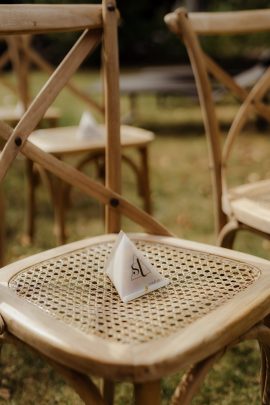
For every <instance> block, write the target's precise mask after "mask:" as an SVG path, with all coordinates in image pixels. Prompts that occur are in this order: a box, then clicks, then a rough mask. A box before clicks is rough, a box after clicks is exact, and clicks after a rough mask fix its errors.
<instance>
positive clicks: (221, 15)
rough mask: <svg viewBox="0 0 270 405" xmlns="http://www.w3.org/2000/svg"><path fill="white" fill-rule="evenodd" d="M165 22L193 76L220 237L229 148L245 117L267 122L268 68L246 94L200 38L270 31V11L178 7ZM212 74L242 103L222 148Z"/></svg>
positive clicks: (269, 78) (268, 111)
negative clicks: (199, 10) (181, 44)
mask: <svg viewBox="0 0 270 405" xmlns="http://www.w3.org/2000/svg"><path fill="white" fill-rule="evenodd" d="M165 21H166V23H167V25H168V26H169V28H170V30H171V31H173V32H174V33H175V34H176V35H177V36H178V37H179V38H180V39H181V40H182V41H183V42H184V44H185V46H186V48H187V51H188V55H189V59H190V62H191V65H192V69H193V73H194V76H195V80H196V85H197V90H198V94H199V99H200V105H201V108H202V114H203V120H204V125H205V130H206V136H207V140H208V146H209V151H210V153H209V156H210V168H211V169H212V181H213V187H214V204H215V219H216V228H217V229H216V230H217V233H218V232H219V231H220V230H221V229H222V227H223V226H224V225H225V223H226V218H225V214H224V213H223V211H222V196H223V198H225V199H226V195H227V193H226V190H227V182H226V166H227V163H228V158H229V156H230V153H231V150H232V145H233V143H234V141H235V139H236V137H237V135H238V134H239V133H240V131H241V130H242V128H243V127H244V125H245V123H246V122H247V120H248V119H249V117H250V115H251V112H254V111H255V112H256V113H257V114H259V115H260V116H262V117H264V118H265V119H266V120H268V121H270V107H269V106H267V105H266V104H265V103H264V102H263V97H264V95H265V94H266V92H267V91H268V89H269V86H270V70H269V69H266V71H265V73H264V74H263V75H262V76H261V77H260V79H259V80H258V81H257V83H256V84H255V85H254V86H253V88H252V89H251V90H250V91H248V90H247V89H246V88H243V87H241V86H240V85H239V84H238V83H237V81H236V80H235V79H234V78H233V77H232V76H231V75H230V74H228V73H227V72H226V71H225V70H224V69H223V68H222V67H221V66H220V65H219V64H218V63H216V62H215V61H214V60H213V59H212V58H211V57H210V56H209V55H207V54H206V52H205V51H204V50H203V48H202V46H201V43H200V40H199V37H200V36H205V35H229V34H230V35H232V34H233V35H238V34H251V33H257V32H262V31H270V10H269V9H267V10H249V11H234V12H206V13H204V12H202V13H189V14H188V13H187V12H186V10H184V9H178V10H176V11H175V12H173V13H170V14H168V15H167V16H166V17H165ZM210 76H213V77H214V78H215V79H217V80H218V81H219V82H221V83H222V84H223V85H224V86H225V87H226V88H227V89H228V90H230V92H231V93H232V94H233V95H234V96H235V97H236V98H237V99H238V100H239V101H240V102H241V103H242V104H241V106H240V108H239V109H238V111H237V113H236V115H235V117H234V119H233V122H232V124H231V126H230V129H229V132H228V135H227V137H226V141H225V143H224V146H223V148H221V131H220V127H219V123H218V118H217V114H216V109H215V101H214V97H213V94H214V93H213V91H212V88H211V81H210ZM224 196H225V197H224Z"/></svg>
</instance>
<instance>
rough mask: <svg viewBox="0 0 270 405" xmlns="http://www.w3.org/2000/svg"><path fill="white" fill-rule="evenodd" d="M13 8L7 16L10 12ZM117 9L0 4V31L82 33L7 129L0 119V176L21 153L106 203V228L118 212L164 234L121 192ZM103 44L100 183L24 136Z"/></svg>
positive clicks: (106, 3)
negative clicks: (103, 144)
mask: <svg viewBox="0 0 270 405" xmlns="http://www.w3.org/2000/svg"><path fill="white" fill-rule="evenodd" d="M11 12H12V19H10V18H7V16H9V17H10V13H11ZM117 21H118V12H117V9H116V5H115V2H114V1H113V0H103V3H102V5H78V4H76V5H16V7H14V6H10V5H0V35H4V36H9V35H22V34H23V35H25V34H27V35H33V34H40V33H46V32H65V31H80V30H81V31H83V33H82V34H81V36H80V37H79V39H78V40H77V41H76V43H75V45H74V46H73V47H72V49H71V50H70V51H69V53H68V54H67V55H66V56H65V58H64V59H63V61H62V62H61V63H60V64H59V66H58V67H57V68H56V69H55V71H54V72H53V74H52V75H51V77H50V78H49V80H48V81H47V82H46V84H45V85H44V86H43V88H42V89H41V90H40V92H39V93H38V94H37V96H36V97H35V98H34V99H33V101H32V102H31V103H30V105H29V107H28V108H27V110H26V111H25V113H24V115H23V116H22V118H21V119H20V121H19V122H18V124H17V125H16V126H15V128H14V129H13V128H11V127H10V126H8V125H7V124H6V123H4V122H2V121H1V122H0V136H1V137H2V138H3V139H5V140H6V144H5V146H4V149H3V151H2V153H1V157H0V180H3V178H4V177H5V175H6V173H7V171H8V169H9V167H10V166H11V164H12V163H13V161H14V159H15V158H16V156H17V155H18V153H22V154H24V155H25V156H26V157H27V158H29V159H30V160H33V161H35V162H36V163H38V164H39V165H41V166H42V167H43V168H44V169H46V170H48V171H49V172H51V173H52V174H54V175H55V176H57V177H59V178H61V179H62V180H63V181H66V182H67V183H69V184H71V185H72V186H74V187H78V188H79V189H80V190H81V191H83V192H84V193H86V194H88V195H89V196H91V197H94V198H96V199H98V200H99V201H100V202H101V203H103V204H104V205H105V206H106V228H107V231H108V232H118V231H119V230H120V226H121V223H120V217H121V214H124V215H126V216H127V217H129V218H130V219H131V220H133V221H134V222H136V223H138V224H140V225H141V226H142V227H143V228H144V229H145V230H147V231H148V232H151V233H158V234H164V235H168V234H169V232H168V231H167V230H166V228H164V227H163V226H162V225H161V224H159V223H158V222H157V221H155V220H154V219H153V218H152V217H151V216H149V215H148V214H146V213H145V212H144V211H142V210H140V209H138V208H136V207H134V206H133V205H132V204H130V203H129V202H128V201H127V200H126V199H124V198H123V197H122V196H121V195H120V192H121V172H120V158H121V147H120V111H119V67H118V43H117ZM100 42H101V44H102V61H103V70H102V71H103V75H104V110H105V127H106V135H107V138H106V181H105V186H104V185H102V184H100V183H98V182H96V181H94V180H92V179H90V178H89V177H88V176H86V175H85V174H83V173H82V172H80V171H78V170H77V169H75V168H74V167H72V166H70V165H68V164H67V163H64V162H62V161H60V160H58V159H57V158H56V157H55V156H52V155H50V154H47V153H45V152H43V151H42V150H40V149H39V148H37V147H36V146H34V145H33V144H31V142H30V141H28V139H27V138H28V136H29V135H30V133H31V132H32V131H33V130H34V129H35V127H36V126H37V125H38V123H39V122H40V120H41V119H42V117H43V116H44V114H45V112H46V110H47V109H48V107H49V106H50V104H51V103H52V102H53V101H54V99H55V98H56V97H57V95H58V94H59V92H60V91H61V90H62V88H63V87H64V86H65V85H66V84H67V83H68V81H69V80H70V78H71V76H72V75H73V74H74V73H75V72H76V70H77V69H78V68H79V66H80V64H81V63H82V62H83V60H84V59H85V58H86V57H87V56H88V55H89V54H90V53H91V52H92V51H93V50H94V49H95V48H96V47H97V45H98V44H99V43H100Z"/></svg>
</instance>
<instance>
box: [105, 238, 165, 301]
mask: <svg viewBox="0 0 270 405" xmlns="http://www.w3.org/2000/svg"><path fill="white" fill-rule="evenodd" d="M105 272H106V274H107V275H108V276H109V277H110V279H111V282H112V283H113V285H114V286H115V288H116V290H117V291H118V294H119V295H120V298H121V300H122V301H123V302H128V301H131V300H133V299H135V298H138V297H140V296H141V295H144V294H147V293H148V292H151V291H154V290H156V289H157V288H160V287H163V286H165V285H167V284H168V283H169V280H167V279H164V278H163V277H162V276H161V275H160V274H159V273H158V271H157V270H156V269H155V268H154V267H153V266H152V264H151V263H150V262H149V261H148V260H147V258H146V257H145V256H144V255H143V254H142V253H141V252H140V251H139V250H138V249H137V248H136V246H135V245H134V243H132V242H131V240H130V239H129V238H128V237H127V235H126V234H125V233H124V232H122V231H121V232H120V233H119V235H118V237H117V239H116V241H115V244H114V246H113V249H112V252H111V254H110V256H109V258H108V261H107V263H106V265H105Z"/></svg>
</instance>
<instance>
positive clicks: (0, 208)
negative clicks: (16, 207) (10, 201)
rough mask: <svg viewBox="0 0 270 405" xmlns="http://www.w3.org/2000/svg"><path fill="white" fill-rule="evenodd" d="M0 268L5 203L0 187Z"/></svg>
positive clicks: (3, 236) (2, 262)
mask: <svg viewBox="0 0 270 405" xmlns="http://www.w3.org/2000/svg"><path fill="white" fill-rule="evenodd" d="M0 224H1V225H0V267H2V266H3V265H4V251H5V237H6V229H5V202H4V195H3V192H2V187H0Z"/></svg>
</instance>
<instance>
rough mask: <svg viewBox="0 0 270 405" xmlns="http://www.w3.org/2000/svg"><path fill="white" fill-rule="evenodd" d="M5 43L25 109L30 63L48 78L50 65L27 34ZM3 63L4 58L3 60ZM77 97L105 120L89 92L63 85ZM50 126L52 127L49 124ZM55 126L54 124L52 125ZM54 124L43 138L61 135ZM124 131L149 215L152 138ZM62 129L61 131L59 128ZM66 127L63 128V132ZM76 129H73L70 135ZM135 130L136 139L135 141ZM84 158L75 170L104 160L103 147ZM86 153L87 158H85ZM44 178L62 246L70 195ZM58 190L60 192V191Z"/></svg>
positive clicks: (31, 191) (31, 180)
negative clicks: (130, 137)
mask: <svg viewBox="0 0 270 405" xmlns="http://www.w3.org/2000/svg"><path fill="white" fill-rule="evenodd" d="M6 41H7V43H8V51H7V52H9V59H10V60H11V62H12V65H13V68H14V72H15V74H16V77H17V79H18V91H19V94H20V99H21V101H22V104H23V106H24V109H27V107H28V105H29V102H30V100H31V96H30V94H29V68H30V65H31V64H33V65H35V66H36V67H38V68H39V69H41V71H44V72H45V73H47V74H49V75H51V74H52V73H53V71H54V67H53V65H51V64H50V63H49V62H47V61H46V60H45V59H44V58H43V57H42V56H41V55H40V54H39V53H38V52H37V51H36V50H35V49H34V48H33V47H32V46H31V36H30V35H17V36H12V37H6ZM5 60H6V59H5ZM65 87H66V88H67V89H68V90H69V91H70V92H71V93H72V94H73V95H74V96H75V97H76V98H79V99H80V100H82V101H83V102H84V103H85V104H86V105H87V106H88V107H89V108H90V109H91V110H94V111H96V112H97V113H98V114H99V115H101V116H102V118H104V113H105V110H104V106H102V105H101V104H99V103H97V102H96V101H95V100H94V99H93V98H92V97H91V96H90V95H88V93H86V92H85V91H83V90H82V89H80V88H79V87H78V86H77V85H76V84H75V83H74V82H73V81H72V80H69V81H68V82H67V83H66V86H65ZM51 124H52V125H51ZM55 124H56V123H55ZM54 126H56V125H53V122H51V120H50V128H49V129H48V130H43V131H42V133H43V135H46V134H47V136H49V137H53V136H54V135H55V132H57V133H59V132H60V127H59V129H57V130H55V129H54ZM122 129H123V131H129V130H132V131H133V132H134V136H133V138H134V139H133V140H132V142H126V141H125V142H124V143H123V146H124V148H123V152H122V160H123V162H124V163H125V164H127V165H128V166H129V167H130V168H131V170H132V171H133V172H134V174H135V180H136V182H137V185H138V194H139V195H140V196H142V198H143V200H144V209H145V211H146V212H148V213H149V214H151V211H152V204H151V196H150V178H149V164H148V145H149V142H150V141H151V140H152V139H153V136H154V135H153V134H152V133H150V132H149V131H148V132H147V131H143V130H141V129H140V128H135V127H130V129H129V127H125V126H122ZM61 130H62V129H61ZM65 130H66V128H63V131H65ZM74 131H75V129H74V130H73V132H74ZM136 131H137V132H138V134H137V139H136ZM129 147H133V148H134V149H136V151H137V154H138V158H139V163H137V162H136V161H134V159H132V158H131V157H130V156H128V154H126V153H125V149H126V148H129ZM74 153H75V154H78V151H77V150H75V151H74ZM82 153H83V157H82V158H81V159H79V161H78V163H77V164H76V167H77V168H79V169H80V170H82V169H83V168H84V167H85V166H86V165H88V164H89V163H91V162H94V163H96V164H98V162H99V164H100V163H102V162H103V161H104V145H103V142H101V145H97V146H95V145H92V146H91V147H90V150H89V151H88V152H87V148H86V150H83V151H82ZM85 153H86V155H85ZM55 154H57V155H58V156H61V157H62V158H64V156H65V155H66V154H72V151H70V150H68V152H62V153H61V152H60V153H59V152H56V153H55ZM34 169H35V168H34V165H33V164H32V163H31V162H30V161H27V170H26V173H27V178H28V192H27V195H28V201H27V216H26V224H27V228H26V241H28V242H33V239H34V235H35V212H36V199H35V188H36V187H35V185H36V183H37V182H36V173H35V170H34ZM37 169H38V172H40V171H42V168H40V167H39V168H37ZM41 177H42V178H43V179H45V184H46V185H47V186H48V189H49V191H50V194H51V199H52V202H53V206H54V217H55V232H56V239H57V242H58V244H63V243H65V241H66V238H67V236H66V226H65V211H66V209H67V204H66V201H68V200H69V198H68V194H69V192H70V186H68V185H66V186H63V185H61V184H60V183H59V182H57V186H56V187H55V184H54V183H55V179H54V178H52V177H51V176H49V175H48V174H47V173H46V172H43V173H42V176H41ZM60 190H62V191H61V192H60Z"/></svg>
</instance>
